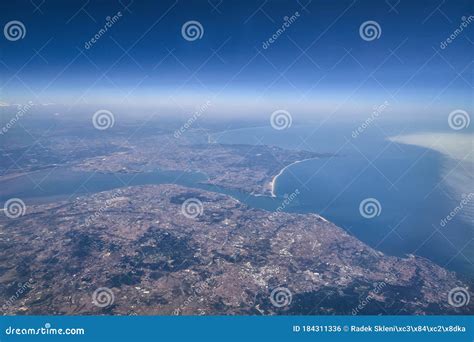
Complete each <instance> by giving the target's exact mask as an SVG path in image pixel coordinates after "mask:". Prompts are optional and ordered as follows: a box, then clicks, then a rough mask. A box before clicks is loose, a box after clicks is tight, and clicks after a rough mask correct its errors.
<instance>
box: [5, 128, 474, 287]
mask: <svg viewBox="0 0 474 342" xmlns="http://www.w3.org/2000/svg"><path fill="white" fill-rule="evenodd" d="M349 128H350V127H344V126H337V127H332V128H330V129H327V128H325V129H324V130H323V129H315V128H314V127H291V128H289V129H287V130H285V131H276V130H274V129H271V128H268V127H264V128H247V129H239V130H233V131H228V132H225V133H220V134H218V135H216V136H215V139H216V140H217V141H218V142H219V143H228V144H234V143H239V144H240V143H245V144H249V143H250V144H269V145H276V146H280V147H284V148H289V149H304V150H311V151H315V152H321V153H333V154H334V156H332V157H327V158H321V159H314V160H308V161H304V162H301V163H298V164H295V165H292V166H290V167H289V168H287V169H286V170H285V171H284V172H283V173H282V175H281V176H280V177H278V179H277V181H276V189H275V190H276V195H277V197H276V198H270V197H264V196H260V197H259V196H250V195H248V194H244V193H241V192H238V191H231V190H227V189H222V188H219V187H215V186H209V185H204V184H202V183H200V182H202V181H204V180H205V179H206V176H205V175H203V174H196V173H184V172H164V171H155V172H147V173H140V174H121V173H117V174H101V173H93V172H74V171H71V170H70V169H68V168H56V169H54V170H42V171H38V172H35V173H32V174H29V175H23V176H21V177H17V178H14V179H10V180H5V181H3V182H1V183H0V187H1V189H2V191H1V193H0V200H1V202H4V201H6V200H7V199H9V198H11V197H19V198H22V199H23V200H24V201H25V202H26V204H27V205H28V204H31V203H40V202H50V201H54V200H61V199H72V198H74V197H76V196H79V195H82V194H89V193H95V192H99V191H105V190H111V189H114V188H119V187H123V186H130V185H142V184H166V183H174V184H180V185H184V186H191V187H198V188H202V189H205V190H210V191H217V192H221V193H225V194H228V195H231V196H234V197H235V198H237V199H239V200H240V201H242V202H244V203H246V204H247V205H249V206H251V207H255V208H261V209H266V210H270V211H272V210H276V209H277V208H278V207H279V206H281V205H282V203H283V200H284V199H285V195H288V194H292V193H295V191H296V190H298V193H299V194H298V195H297V196H292V200H291V201H290V203H289V205H285V209H284V210H285V211H290V212H299V213H309V212H311V213H317V214H320V215H322V216H323V217H325V218H327V219H328V220H330V221H332V222H334V223H335V224H337V225H338V226H340V227H342V228H344V229H346V230H347V231H348V232H349V233H350V234H352V235H354V236H355V237H357V238H358V239H360V240H362V241H364V242H366V243H367V244H369V245H370V246H372V247H374V248H376V249H378V250H381V251H383V252H384V253H387V254H391V255H399V256H403V255H406V254H416V255H419V256H423V257H426V258H428V259H431V260H433V261H434V262H436V263H438V264H439V265H441V266H443V267H446V268H448V269H451V270H455V271H458V272H459V273H460V274H462V275H464V276H466V277H468V278H474V267H473V262H474V248H473V247H474V246H473V238H474V236H473V224H472V223H473V221H472V210H461V211H459V212H458V213H457V214H456V215H454V216H453V217H452V219H451V220H450V221H449V222H448V223H447V224H446V225H444V226H443V225H441V220H442V219H443V218H445V217H446V216H448V215H449V214H450V212H452V211H453V209H454V208H456V206H458V205H459V202H460V199H462V193H461V192H462V191H463V190H462V186H461V187H460V188H459V187H458V189H454V190H453V188H452V187H449V184H451V183H452V180H453V179H454V180H456V179H459V175H460V173H459V172H458V170H456V169H455V168H454V166H453V165H456V164H457V163H456V162H455V161H454V160H451V159H450V158H449V157H447V156H445V155H443V154H441V153H439V152H437V151H434V150H431V149H427V148H423V147H417V146H412V145H406V144H399V143H395V142H392V141H389V140H387V137H388V136H389V135H390V134H391V132H389V131H385V130H379V129H376V128H372V129H371V130H370V131H369V132H363V134H361V135H359V136H357V137H355V138H354V137H352V136H351V134H350V132H351V130H350V129H349ZM348 132H349V133H348ZM397 132H398V131H397ZM447 165H451V167H450V168H448V169H447ZM446 174H449V175H450V176H449V177H446ZM463 177H464V176H463ZM461 178H462V177H461ZM464 178H465V177H464ZM450 180H451V181H450ZM471 185H472V184H471ZM465 191H466V193H469V192H472V186H471V187H466V190H465ZM367 198H374V199H376V200H377V201H378V202H379V203H380V207H379V213H378V215H377V216H375V217H373V218H366V217H364V216H363V215H361V212H360V208H359V206H360V203H361V202H362V201H363V200H365V199H367Z"/></svg>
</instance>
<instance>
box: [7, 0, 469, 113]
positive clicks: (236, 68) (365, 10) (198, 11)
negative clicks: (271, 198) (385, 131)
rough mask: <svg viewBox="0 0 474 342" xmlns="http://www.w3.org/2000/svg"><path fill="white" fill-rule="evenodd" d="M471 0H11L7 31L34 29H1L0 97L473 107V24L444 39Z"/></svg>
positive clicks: (302, 106)
mask: <svg viewBox="0 0 474 342" xmlns="http://www.w3.org/2000/svg"><path fill="white" fill-rule="evenodd" d="M472 3H473V2H472V1H468V0H465V1H460V0H458V1H450V2H449V3H448V2H446V3H443V1H408V0H401V1H397V0H391V1H382V0H381V1H362V0H360V1H351V0H350V1H342V0H341V1H331V0H327V1H316V0H313V1H310V0H300V1H242V0H240V1H237V0H223V1H219V0H210V1H206V0H202V1H185V0H179V1H174V0H170V1H168V0H164V1H136V0H135V1H133V0H121V1H115V0H111V1H103V0H102V1H92V0H91V1H49V0H46V1H44V2H43V1H41V0H32V1H29V0H26V1H3V2H2V3H1V4H0V19H1V20H0V24H1V26H2V28H3V27H4V26H5V25H6V24H7V23H9V22H10V21H12V20H18V21H20V22H21V23H23V24H24V26H25V28H26V35H25V37H24V38H23V39H19V40H17V41H10V40H8V39H6V37H5V35H3V36H1V37H0V38H1V39H0V87H1V88H0V101H2V102H6V103H11V102H22V101H23V102H25V101H28V100H31V101H33V102H43V103H44V102H55V103H66V104H70V105H71V104H76V103H95V102H99V103H101V102H102V103H104V104H106V103H109V102H113V103H120V101H124V100H126V103H127V104H133V103H136V104H143V103H145V104H148V103H150V104H153V103H155V102H156V103H157V104H161V105H163V106H169V107H171V106H173V104H174V102H177V103H178V104H179V105H183V104H187V103H189V104H197V103H199V102H200V101H201V102H202V101H203V98H205V97H209V98H213V99H214V100H215V102H216V103H227V104H228V107H229V108H234V109H235V110H249V111H250V112H252V111H253V110H254V111H258V110H259V108H260V107H259V106H262V108H265V106H269V107H271V106H272V105H274V106H277V107H278V106H286V107H290V108H292V107H293V108H298V110H301V111H307V112H311V111H312V110H315V111H317V110H324V111H328V110H338V109H340V110H341V111H349V112H350V111H355V112H357V111H358V110H363V109H360V108H358V107H359V106H360V107H361V108H363V107H364V106H368V107H373V106H374V105H380V104H381V103H383V102H384V101H386V100H387V101H389V102H390V103H392V104H398V105H399V110H400V112H401V113H402V112H409V111H431V110H434V109H440V108H443V109H444V108H446V110H448V109H449V108H451V109H454V108H466V107H471V108H472V86H473V84H474V83H473V77H472V75H473V65H472V62H473V58H472V57H473V44H474V34H473V33H474V21H473V22H470V23H469V24H467V25H466V27H464V28H463V31H462V32H461V33H458V34H455V35H456V36H455V39H454V40H453V41H452V42H451V43H448V44H446V46H445V48H444V49H442V48H441V47H440V44H441V43H442V42H444V41H446V39H447V38H448V37H449V36H450V35H452V34H453V33H454V32H455V30H456V29H459V27H460V26H461V24H462V23H463V16H464V19H465V20H467V19H466V18H469V16H470V15H473V14H474V11H473V5H472ZM119 11H120V12H121V17H120V18H119V19H118V20H117V21H116V22H115V23H114V24H113V25H112V26H111V27H110V28H108V29H107V32H105V33H104V34H102V35H101V36H100V38H99V39H98V41H96V42H95V43H94V44H91V45H92V46H91V47H90V48H89V49H86V48H85V44H86V42H90V40H91V38H92V37H94V35H96V34H97V33H98V32H99V31H100V30H101V29H102V28H103V27H104V25H105V24H106V22H107V21H106V17H108V16H111V17H112V16H114V15H115V14H117V13H118V12H119ZM296 12H298V14H299V16H295V17H293V19H294V22H293V23H291V24H290V25H289V27H288V28H286V29H285V32H283V33H281V34H277V36H278V37H277V39H276V40H275V41H274V42H273V43H271V44H268V48H266V49H264V48H263V43H264V42H267V41H268V39H269V38H270V37H272V35H274V34H276V32H277V30H278V29H280V28H281V27H282V25H283V23H284V18H285V17H291V16H292V15H295V13H296ZM471 19H474V18H471ZM189 20H195V21H198V22H199V23H200V24H201V25H202V27H203V36H202V38H201V39H197V40H195V41H188V40H186V39H184V38H183V36H182V33H181V28H182V26H183V24H184V23H185V22H187V21H189ZM369 20H371V21H375V22H377V23H378V24H379V26H380V28H381V34H380V37H379V38H378V39H375V40H372V41H366V40H364V39H362V38H361V36H360V34H359V27H360V26H361V24H362V23H364V22H366V21H369ZM243 104H245V105H243ZM239 106H240V107H239ZM252 106H253V110H251V109H249V108H250V107H252ZM244 107H245V108H244ZM229 108H228V109H229ZM229 110H231V109H229Z"/></svg>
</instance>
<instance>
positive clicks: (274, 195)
mask: <svg viewBox="0 0 474 342" xmlns="http://www.w3.org/2000/svg"><path fill="white" fill-rule="evenodd" d="M313 159H319V158H318V157H314V158H306V159H302V160H297V161H295V162H293V163H291V164H288V165H287V166H285V167H284V168H283V169H281V170H280V172H278V174H277V175H275V176H273V177H272V180H271V181H270V197H277V196H276V194H275V184H276V180H277V178H278V177H280V176H281V175H282V174H283V172H285V170H286V169H287V168H289V167H290V166H292V165H295V164H298V163H302V162H304V161H307V160H313Z"/></svg>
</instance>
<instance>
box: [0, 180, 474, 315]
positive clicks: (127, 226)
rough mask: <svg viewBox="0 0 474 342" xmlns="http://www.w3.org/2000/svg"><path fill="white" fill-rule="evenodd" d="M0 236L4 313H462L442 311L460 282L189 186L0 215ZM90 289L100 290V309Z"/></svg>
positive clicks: (313, 224) (469, 308)
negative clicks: (102, 294) (17, 213)
mask: <svg viewBox="0 0 474 342" xmlns="http://www.w3.org/2000/svg"><path fill="white" fill-rule="evenodd" d="M189 200H192V201H191V202H192V203H194V207H188V208H187V207H186V206H187V205H188V203H191V202H190V201H189ZM0 227H1V229H0V265H1V266H0V303H7V304H6V305H3V307H2V313H3V314H4V315H17V314H25V315H39V314H43V315H47V314H48V315H66V314H67V315H93V314H113V315H135V314H137V315H188V314H189V315H202V314H206V315H221V314H223V315H274V314H289V315H293V314H295V315H318V314H324V315H325V314H466V313H470V314H472V313H473V312H474V311H473V305H472V304H468V305H466V306H463V307H459V308H457V307H454V306H453V305H451V304H450V303H449V302H448V293H449V292H450V291H451V290H452V289H453V288H466V287H467V286H466V284H464V283H463V282H462V281H460V280H459V279H457V278H456V276H455V274H454V273H452V272H449V271H447V270H446V269H443V268H441V267H439V266H437V265H435V264H434V263H432V262H430V261H428V260H426V259H423V258H420V257H416V256H409V257H406V258H399V257H393V256H388V255H384V254H383V253H381V252H379V251H376V250H374V249H372V248H371V247H369V246H367V245H365V244H364V243H362V242H361V241H359V240H357V239H356V238H354V237H352V236H351V235H349V234H348V233H347V232H345V231H344V230H343V229H341V228H339V227H337V226H335V225H334V224H332V223H330V222H327V221H325V220H323V219H322V218H321V217H319V216H318V215H316V214H293V213H283V212H279V213H275V212H267V211H264V210H258V209H252V208H249V207H247V206H246V205H244V204H242V203H241V202H239V201H237V200H235V199H234V198H232V197H229V196H226V195H222V194H217V193H213V192H207V191H203V190H199V189H194V188H187V187H182V186H177V185H147V186H135V187H127V188H121V189H116V190H112V191H107V192H101V193H97V194H93V195H89V196H82V197H78V198H76V199H74V200H71V201H60V202H54V203H49V204H39V205H31V206H28V208H27V211H26V213H25V215H24V216H20V217H18V218H14V219H12V218H8V217H6V216H5V215H0ZM24 284H28V286H27V287H26V288H25V285H24ZM19 289H24V291H22V292H21V294H18V292H19ZM98 291H99V292H100V291H108V292H106V293H107V294H108V297H107V296H106V298H105V299H106V300H105V303H104V302H103V301H101V300H100V299H104V298H96V297H95V296H97V293H98ZM471 295H472V294H471Z"/></svg>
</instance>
